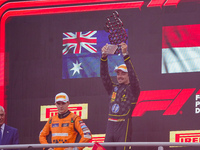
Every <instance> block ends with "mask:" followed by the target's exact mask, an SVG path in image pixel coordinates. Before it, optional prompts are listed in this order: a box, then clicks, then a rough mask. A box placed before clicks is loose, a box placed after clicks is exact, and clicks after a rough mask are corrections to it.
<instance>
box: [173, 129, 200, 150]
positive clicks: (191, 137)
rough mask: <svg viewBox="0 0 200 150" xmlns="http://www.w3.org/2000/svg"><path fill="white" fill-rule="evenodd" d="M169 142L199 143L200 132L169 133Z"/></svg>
mask: <svg viewBox="0 0 200 150" xmlns="http://www.w3.org/2000/svg"><path fill="white" fill-rule="evenodd" d="M170 142H180V143H188V142H189V143H199V142H200V130H186V131H170ZM173 147H174V146H173Z"/></svg>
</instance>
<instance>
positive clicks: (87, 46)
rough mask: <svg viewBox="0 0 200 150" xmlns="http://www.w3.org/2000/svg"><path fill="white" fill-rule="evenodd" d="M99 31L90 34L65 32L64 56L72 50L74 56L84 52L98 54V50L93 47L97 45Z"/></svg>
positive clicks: (89, 32)
mask: <svg viewBox="0 0 200 150" xmlns="http://www.w3.org/2000/svg"><path fill="white" fill-rule="evenodd" d="M96 33H97V31H88V32H85V33H84V32H75V33H73V32H65V33H63V46H65V48H64V49H63V52H62V54H63V55H66V54H67V53H68V52H69V51H70V50H71V49H72V51H73V53H74V54H81V53H84V52H90V53H97V49H96V48H95V47H94V46H92V45H97V37H95V35H96Z"/></svg>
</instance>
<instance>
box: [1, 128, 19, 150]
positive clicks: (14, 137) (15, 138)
mask: <svg viewBox="0 0 200 150" xmlns="http://www.w3.org/2000/svg"><path fill="white" fill-rule="evenodd" d="M11 144H19V134H18V130H17V129H16V128H13V127H10V126H8V125H5V128H4V132H3V138H2V140H1V145H11ZM15 150H16V149H15Z"/></svg>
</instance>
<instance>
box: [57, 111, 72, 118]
mask: <svg viewBox="0 0 200 150" xmlns="http://www.w3.org/2000/svg"><path fill="white" fill-rule="evenodd" d="M69 114H70V111H69V110H68V111H67V112H65V113H64V114H58V118H60V119H62V118H65V117H67V116H68V115H69Z"/></svg>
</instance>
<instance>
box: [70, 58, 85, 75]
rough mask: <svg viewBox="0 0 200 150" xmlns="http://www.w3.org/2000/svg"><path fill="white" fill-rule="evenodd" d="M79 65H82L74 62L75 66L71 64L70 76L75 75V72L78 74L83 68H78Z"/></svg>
mask: <svg viewBox="0 0 200 150" xmlns="http://www.w3.org/2000/svg"><path fill="white" fill-rule="evenodd" d="M81 64H82V63H80V64H79V63H78V61H76V64H75V63H73V65H74V67H73V68H72V69H70V70H73V71H74V72H73V75H72V76H74V74H75V73H76V72H77V73H78V74H80V69H83V68H81V67H80V66H81Z"/></svg>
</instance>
